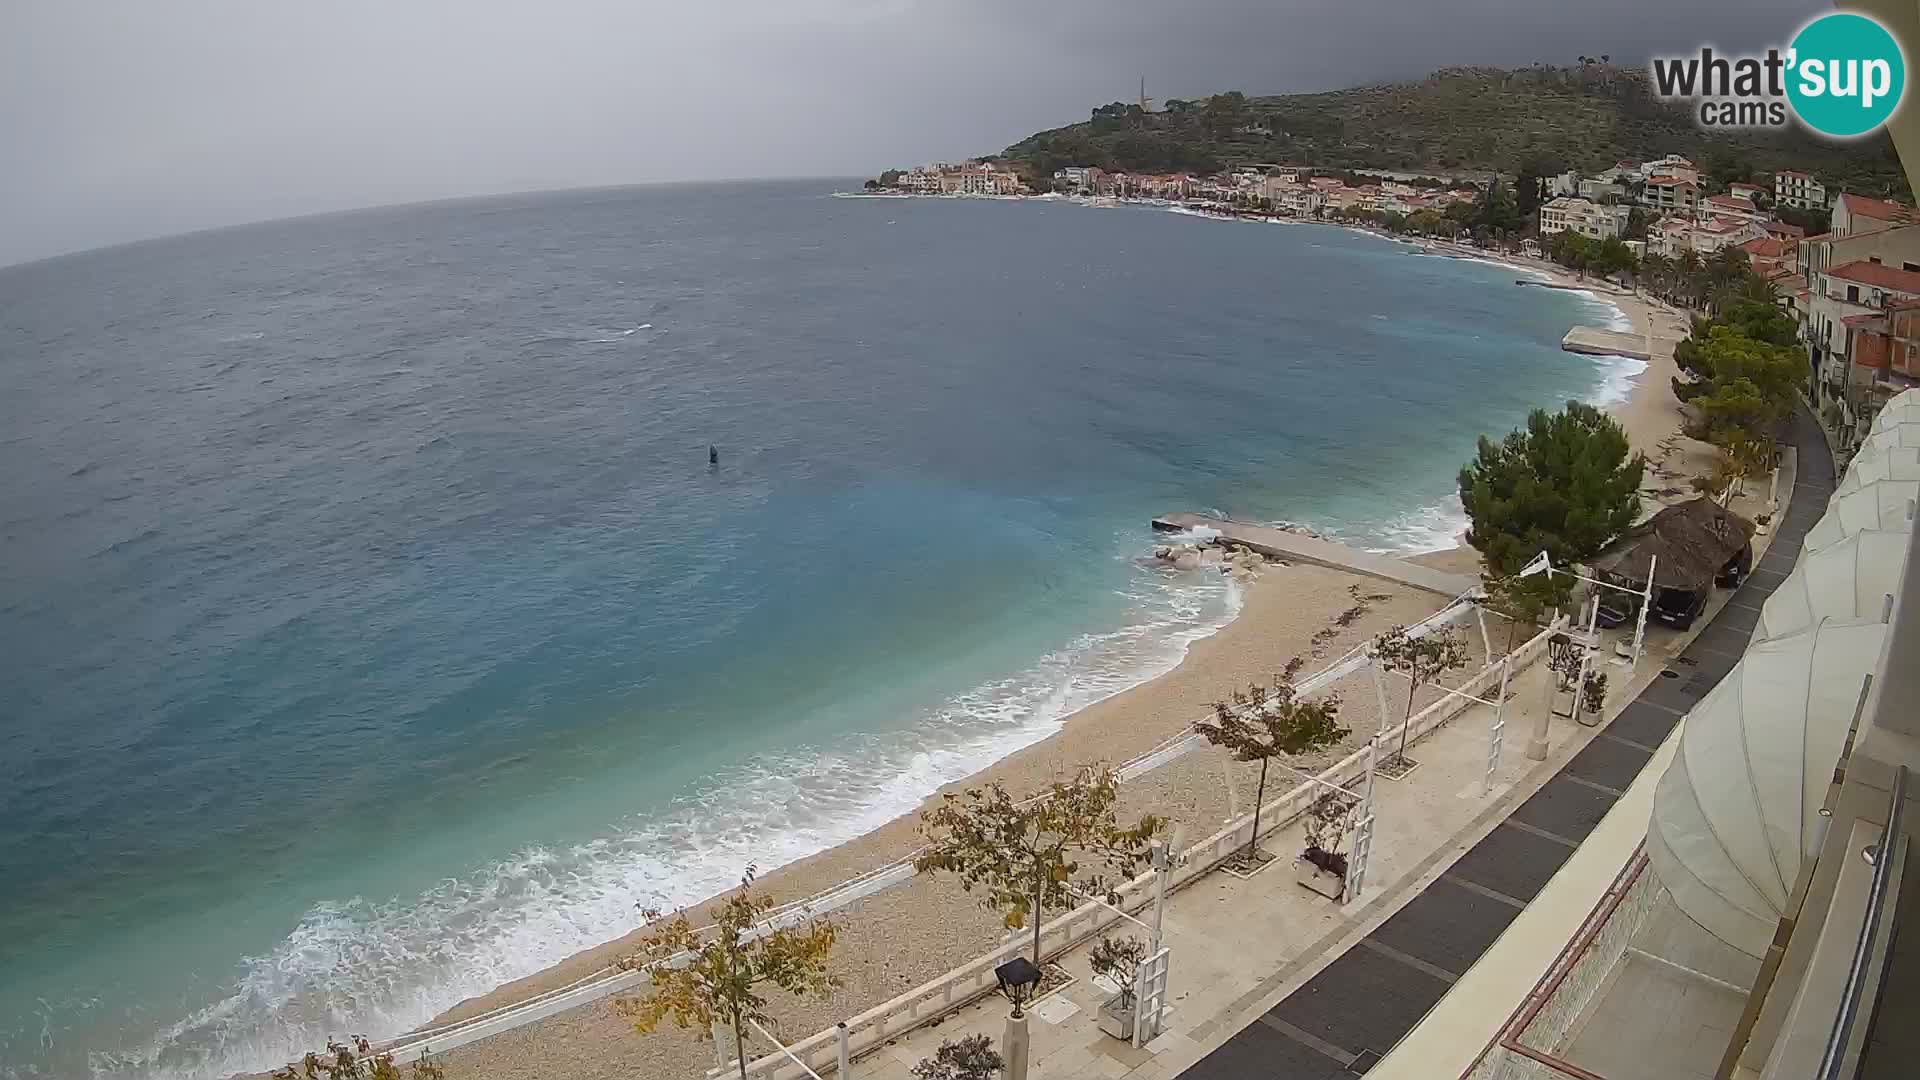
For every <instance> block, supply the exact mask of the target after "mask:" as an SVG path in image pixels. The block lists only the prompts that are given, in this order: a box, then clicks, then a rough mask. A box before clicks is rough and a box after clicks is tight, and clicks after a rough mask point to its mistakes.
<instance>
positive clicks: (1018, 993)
mask: <svg viewBox="0 0 1920 1080" xmlns="http://www.w3.org/2000/svg"><path fill="white" fill-rule="evenodd" d="M993 977H994V980H995V981H996V982H998V983H999V984H1000V993H1001V994H1002V995H1004V996H1005V997H1006V999H1007V1000H1008V1001H1010V1002H1012V1003H1013V1015H1014V1017H1015V1018H1018V1017H1021V1016H1024V1015H1026V1014H1025V1013H1023V1012H1021V1011H1020V1007H1021V1006H1022V1005H1024V1004H1026V1003H1027V1002H1029V1001H1032V1000H1033V995H1034V993H1035V992H1036V991H1038V990H1039V989H1040V969H1039V968H1037V967H1034V966H1033V961H1031V960H1029V959H1027V958H1026V957H1024V956H1016V957H1014V958H1013V959H1011V960H1009V961H1007V962H1006V963H1004V964H1001V965H1000V966H999V967H997V968H994V969H993Z"/></svg>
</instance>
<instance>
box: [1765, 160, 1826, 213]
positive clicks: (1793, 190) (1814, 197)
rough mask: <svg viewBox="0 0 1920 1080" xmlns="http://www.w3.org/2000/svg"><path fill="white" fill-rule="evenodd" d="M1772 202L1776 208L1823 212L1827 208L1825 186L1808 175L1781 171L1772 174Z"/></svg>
mask: <svg viewBox="0 0 1920 1080" xmlns="http://www.w3.org/2000/svg"><path fill="white" fill-rule="evenodd" d="M1773 201H1774V205H1776V206H1792V207H1796V208H1798V209H1801V210H1824V209H1826V207H1827V189H1826V185H1824V184H1822V183H1820V181H1818V180H1815V179H1814V178H1813V176H1812V174H1810V173H1803V172H1795V171H1794V170H1792V169H1782V170H1780V171H1779V172H1777V173H1774V174H1773Z"/></svg>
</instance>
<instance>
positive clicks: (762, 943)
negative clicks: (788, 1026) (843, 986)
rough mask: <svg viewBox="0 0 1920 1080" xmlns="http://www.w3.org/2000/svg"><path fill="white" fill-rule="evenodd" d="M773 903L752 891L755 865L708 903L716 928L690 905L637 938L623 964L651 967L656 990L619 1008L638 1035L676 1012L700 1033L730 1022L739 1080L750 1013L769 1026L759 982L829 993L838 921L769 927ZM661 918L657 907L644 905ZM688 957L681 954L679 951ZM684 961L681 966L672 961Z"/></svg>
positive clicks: (677, 1020)
mask: <svg viewBox="0 0 1920 1080" xmlns="http://www.w3.org/2000/svg"><path fill="white" fill-rule="evenodd" d="M773 908H774V900H773V898H772V897H770V896H756V895H754V892H753V868H752V867H751V866H750V867H748V868H747V872H746V873H745V874H744V875H742V876H741V878H740V887H739V888H738V889H736V890H735V891H734V892H733V893H732V895H730V896H728V897H727V898H726V899H725V900H723V901H721V902H720V903H719V904H717V905H715V906H714V907H712V908H710V909H708V912H707V914H708V915H709V916H711V917H712V919H713V921H714V926H713V927H712V930H711V933H710V934H709V933H708V932H705V931H702V930H700V929H697V928H696V927H694V925H693V924H692V923H691V922H690V921H688V919H687V914H686V912H684V911H682V912H679V913H678V914H676V915H674V917H673V918H671V919H669V920H667V921H666V922H665V923H661V924H660V925H658V926H656V927H654V928H653V929H652V930H651V931H650V932H649V933H648V934H647V935H646V936H645V937H644V938H642V939H641V942H640V951H639V952H638V953H636V954H635V955H634V956H631V957H628V958H627V959H625V960H622V961H621V964H622V966H624V967H627V968H630V969H637V968H648V969H649V970H650V974H651V975H652V980H653V981H652V986H651V992H650V993H649V994H647V996H645V997H643V998H640V999H638V1000H623V1001H621V1002H619V1006H618V1007H619V1009H620V1010H621V1012H623V1013H625V1014H626V1015H628V1016H631V1017H633V1021H634V1027H635V1028H636V1029H638V1030H639V1032H640V1033H641V1034H643V1035H644V1034H648V1033H650V1032H652V1031H654V1030H656V1029H658V1028H659V1026H660V1022H661V1021H662V1020H664V1019H666V1018H667V1017H668V1016H672V1017H673V1020H674V1023H675V1024H677V1025H678V1026H680V1027H682V1028H688V1027H691V1028H694V1029H695V1030H696V1031H698V1032H699V1036H700V1038H702V1039H710V1038H712V1037H713V1034H712V1032H713V1025H714V1022H715V1021H717V1020H719V1021H725V1022H726V1023H727V1025H728V1026H730V1027H731V1028H733V1049H734V1057H735V1058H736V1064H737V1065H738V1066H739V1069H740V1077H741V1080H746V1075H747V1044H746V1035H745V1033H744V1032H743V1030H742V1028H743V1027H744V1025H745V1024H746V1022H747V1021H749V1020H751V1021H754V1022H756V1023H760V1024H767V1025H771V1024H772V1023H773V1017H772V1016H770V1015H769V1014H768V1012H767V1003H766V999H765V998H764V997H762V996H761V994H760V988H761V987H763V986H769V985H771V986H775V987H778V988H779V989H781V990H784V991H786V992H787V993H790V994H813V995H816V996H821V997H824V996H826V994H827V993H828V992H829V991H830V990H832V989H833V988H834V987H835V986H838V985H839V982H840V980H839V979H837V978H835V977H834V976H832V975H829V974H827V953H828V952H829V951H831V950H832V948H833V939H834V933H835V931H834V926H833V923H832V922H830V921H828V920H826V919H816V918H808V919H807V920H806V921H805V922H804V923H803V924H802V925H799V926H794V927H788V926H779V927H776V926H771V925H768V924H767V915H768V913H769V912H771V911H772V910H773ZM645 915H646V917H647V920H648V921H649V922H657V921H658V920H659V918H660V912H658V911H654V910H648V911H646V912H645ZM683 955H684V956H686V957H687V959H684V960H679V961H676V960H675V959H674V958H676V957H681V956H683ZM674 963H679V964H681V966H677V967H676V966H671V965H672V964H674Z"/></svg>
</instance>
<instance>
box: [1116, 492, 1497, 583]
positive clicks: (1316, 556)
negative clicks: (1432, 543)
mask: <svg viewBox="0 0 1920 1080" xmlns="http://www.w3.org/2000/svg"><path fill="white" fill-rule="evenodd" d="M1153 527H1154V528H1156V529H1159V530H1161V531H1163V532H1173V531H1179V530H1184V529H1195V528H1207V529H1213V530H1215V531H1217V532H1218V533H1219V534H1220V535H1221V537H1222V538H1223V539H1226V540H1230V541H1232V542H1234V543H1236V544H1239V545H1241V546H1243V547H1249V548H1252V549H1253V550H1255V551H1257V552H1259V553H1260V554H1262V555H1265V556H1267V557H1269V558H1275V559H1284V560H1286V561H1288V562H1303V563H1312V564H1314V565H1316V566H1331V567H1333V568H1334V569H1336V570H1346V571H1349V572H1351V573H1355V574H1361V575H1364V576H1366V577H1370V578H1378V579H1379V580H1381V581H1391V582H1393V583H1394V584H1396V585H1406V586H1410V587H1412V588H1415V589H1423V590H1425V591H1427V592H1430V593H1438V594H1439V595H1441V596H1444V597H1446V598H1447V599H1449V600H1451V599H1453V598H1454V597H1456V596H1459V595H1461V594H1462V593H1465V592H1466V591H1468V590H1469V589H1472V588H1474V587H1475V586H1477V585H1479V584H1480V579H1478V578H1475V577H1469V576H1467V575H1465V574H1449V573H1446V572H1444V571H1441V570H1435V569H1432V568H1431V567H1426V566H1421V565H1419V564H1417V563H1410V562H1405V561H1402V560H1400V559H1395V558H1392V557H1390V556H1387V555H1375V554H1373V553H1372V552H1367V551H1360V550H1358V549H1356V548H1350V547H1348V546H1347V545H1345V544H1340V543H1335V542H1334V541H1332V540H1320V539H1317V538H1315V537H1311V536H1307V535H1304V534H1302V533H1296V532H1288V531H1287V530H1285V529H1275V528H1273V527H1271V526H1267V525H1255V524H1252V523H1250V522H1245V521H1232V520H1229V519H1227V518H1216V517H1208V516H1207V515H1205V514H1189V513H1178V514H1164V515H1162V516H1160V517H1157V518H1154V519H1153Z"/></svg>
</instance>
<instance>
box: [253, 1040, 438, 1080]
mask: <svg viewBox="0 0 1920 1080" xmlns="http://www.w3.org/2000/svg"><path fill="white" fill-rule="evenodd" d="M406 1075H407V1076H408V1077H409V1078H410V1080H444V1078H445V1077H446V1075H447V1074H446V1071H445V1070H444V1069H442V1068H440V1066H439V1065H437V1064H435V1063H434V1061H433V1059H432V1058H430V1057H428V1056H427V1055H426V1054H425V1053H424V1052H423V1053H422V1054H421V1055H420V1056H419V1057H418V1058H416V1059H415V1060H414V1062H413V1067H412V1068H411V1069H408V1070H407V1073H406ZM268 1077H269V1080H401V1073H400V1069H399V1067H398V1066H396V1065H395V1064H394V1063H393V1055H392V1054H376V1053H374V1052H373V1044H372V1043H369V1042H368V1041H367V1040H366V1038H365V1037H364V1036H358V1035H356V1036H354V1039H353V1042H352V1044H351V1045H349V1044H347V1043H343V1042H336V1041H334V1040H332V1039H329V1040H327V1053H326V1055H325V1056H324V1057H323V1056H321V1055H319V1054H314V1053H309V1054H308V1055H307V1056H306V1057H304V1058H302V1059H301V1060H300V1063H299V1064H298V1065H297V1066H296V1065H288V1066H287V1067H286V1068H284V1069H275V1070H274V1071H273V1072H271V1073H269V1074H268Z"/></svg>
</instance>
